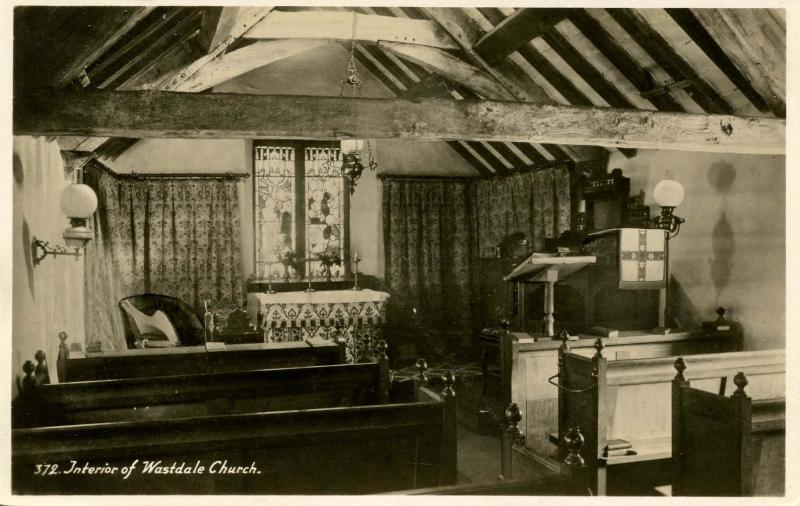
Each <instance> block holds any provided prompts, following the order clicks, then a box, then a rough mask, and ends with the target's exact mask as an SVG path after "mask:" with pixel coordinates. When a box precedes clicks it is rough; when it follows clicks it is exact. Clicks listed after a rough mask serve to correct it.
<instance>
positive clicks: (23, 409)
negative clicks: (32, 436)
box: [11, 360, 40, 428]
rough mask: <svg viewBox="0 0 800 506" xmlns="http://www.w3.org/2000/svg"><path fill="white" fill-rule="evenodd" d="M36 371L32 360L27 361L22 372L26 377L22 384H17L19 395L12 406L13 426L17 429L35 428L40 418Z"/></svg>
mask: <svg viewBox="0 0 800 506" xmlns="http://www.w3.org/2000/svg"><path fill="white" fill-rule="evenodd" d="M35 370H36V366H35V365H33V362H31V361H30V360H26V361H25V363H24V364H22V372H24V373H25V376H23V378H22V382H21V384H20V383H19V382H18V383H17V386H18V388H19V395H18V396H17V398H16V399H14V400H13V402H12V404H11V416H12V425H13V426H14V427H15V428H16V427H30V426H33V425H35V424H36V422H37V418H39V411H40V410H39V392H38V388H39V386H38V384H37V382H36V378H35V377H34V375H33V373H34V371H35ZM17 381H19V379H18V380H17Z"/></svg>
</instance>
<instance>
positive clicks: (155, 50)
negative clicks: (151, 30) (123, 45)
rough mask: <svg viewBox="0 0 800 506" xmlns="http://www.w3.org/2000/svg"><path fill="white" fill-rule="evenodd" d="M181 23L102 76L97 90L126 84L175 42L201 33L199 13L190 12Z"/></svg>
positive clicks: (128, 56)
mask: <svg viewBox="0 0 800 506" xmlns="http://www.w3.org/2000/svg"><path fill="white" fill-rule="evenodd" d="M186 14H187V15H186V16H184V17H183V18H182V19H180V21H178V22H177V23H175V24H174V25H173V26H172V27H171V28H170V29H168V30H167V31H165V32H164V33H161V34H160V35H159V36H158V38H156V39H155V40H153V41H149V43H148V44H147V45H146V46H145V47H143V48H141V49H140V50H139V51H137V52H135V53H132V54H129V55H127V58H126V59H125V60H124V61H123V62H121V63H122V65H120V66H119V67H117V68H113V67H112V68H111V69H109V70H112V71H113V72H110V75H109V72H106V73H104V74H105V75H104V74H100V76H98V77H101V80H100V81H99V82H98V83H97V84H96V85H95V86H96V87H97V88H116V87H117V86H120V85H122V84H123V83H124V82H126V81H127V80H128V79H129V78H130V77H131V76H133V75H135V74H136V73H137V71H138V68H143V67H146V66H148V65H149V62H150V61H151V60H152V59H153V58H155V57H157V56H158V55H161V54H162V53H163V52H164V51H166V50H167V49H168V48H169V47H171V46H172V44H173V43H175V42H181V41H183V40H186V39H188V38H191V37H194V36H196V35H197V34H198V33H199V31H200V18H201V13H200V12H199V11H194V12H188V13H186Z"/></svg>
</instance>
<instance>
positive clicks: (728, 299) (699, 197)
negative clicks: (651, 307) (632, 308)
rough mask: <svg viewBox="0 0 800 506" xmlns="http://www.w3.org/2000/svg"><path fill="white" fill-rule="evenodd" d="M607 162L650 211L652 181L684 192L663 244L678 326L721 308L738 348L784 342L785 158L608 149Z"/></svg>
mask: <svg viewBox="0 0 800 506" xmlns="http://www.w3.org/2000/svg"><path fill="white" fill-rule="evenodd" d="M615 167H619V168H621V169H622V170H623V172H624V174H625V175H626V176H628V177H630V178H631V193H632V194H633V193H638V192H639V190H644V191H645V203H646V204H648V205H651V206H652V207H651V215H653V216H654V215H655V214H656V213H658V212H659V210H660V209H659V208H658V207H657V206H656V205H655V203H654V202H653V187H654V186H655V185H656V183H657V182H658V181H660V180H661V179H664V178H665V177H671V178H674V179H677V180H678V181H680V182H681V183H682V184H683V186H684V188H685V190H686V197H685V200H684V202H683V203H682V204H681V205H680V206H679V207H678V208H676V210H675V214H676V215H678V216H681V217H683V218H685V219H686V223H685V224H684V225H683V226H682V227H681V231H680V235H678V237H676V238H675V239H674V240H672V241H671V242H670V269H671V271H672V272H671V274H672V276H673V278H674V279H675V280H676V281H677V284H678V285H679V286H680V290H679V291H678V293H677V294H676V296H677V297H678V298H679V300H678V301H677V306H678V307H677V308H676V309H677V311H678V312H677V313H676V314H677V315H678V316H679V317H680V318H681V324H682V325H684V326H688V325H699V322H700V321H704V320H712V319H714V318H715V317H716V315H715V314H714V310H715V308H716V307H717V306H724V307H727V308H729V310H730V313H729V316H730V318H731V319H732V320H735V321H738V322H741V323H742V325H743V326H744V332H745V346H746V348H748V349H767V348H776V347H784V346H785V344H786V329H785V321H786V295H785V294H786V254H785V250H786V227H785V221H786V211H785V204H786V200H785V191H786V184H785V178H786V159H785V157H783V156H759V155H738V154H736V155H733V154H731V155H728V154H714V153H687V152H678V151H654V150H641V149H640V150H639V152H638V154H637V156H635V157H634V158H631V159H625V158H623V157H621V156H618V155H612V157H611V159H610V160H609V169H611V168H615Z"/></svg>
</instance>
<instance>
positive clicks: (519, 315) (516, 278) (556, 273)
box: [503, 253, 597, 339]
mask: <svg viewBox="0 0 800 506" xmlns="http://www.w3.org/2000/svg"><path fill="white" fill-rule="evenodd" d="M596 260H597V258H596V257H594V256H590V255H584V256H556V255H555V254H551V253H533V254H532V255H531V256H529V257H528V258H526V259H525V260H523V261H522V262H520V263H519V264H518V265H517V266H516V267H514V269H513V270H512V271H511V273H510V274H508V275H507V276H506V277H504V278H503V281H513V282H514V283H515V287H514V288H515V292H516V297H517V301H516V306H517V307H516V314H515V324H516V325H515V326H516V327H517V328H516V329H515V330H517V331H518V332H525V331H526V329H525V320H526V318H525V290H523V289H522V287H521V286H520V285H521V284H522V283H546V285H545V292H544V320H543V322H542V335H541V336H536V337H537V339H542V338H552V337H554V336H555V330H554V323H555V318H554V317H553V313H554V312H555V307H554V305H555V302H554V301H555V284H556V282H557V281H559V279H565V278H567V277H569V276H571V275H572V274H575V273H576V272H578V271H579V270H581V269H583V268H584V267H586V266H587V265H589V264H593V263H595V261H596Z"/></svg>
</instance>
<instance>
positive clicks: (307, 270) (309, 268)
mask: <svg viewBox="0 0 800 506" xmlns="http://www.w3.org/2000/svg"><path fill="white" fill-rule="evenodd" d="M306 277H307V278H308V288H306V289H305V290H304V291H306V292H308V293H311V292H316V290H314V287H312V286H311V260H310V259H306Z"/></svg>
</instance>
